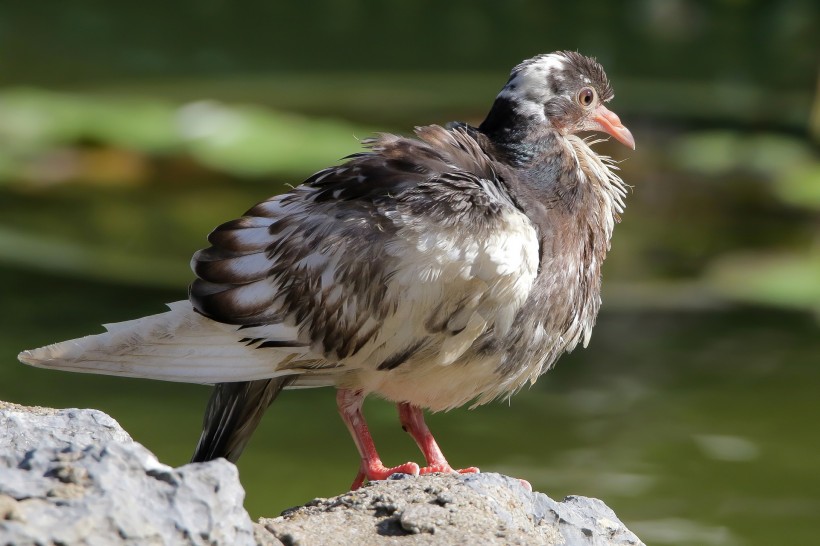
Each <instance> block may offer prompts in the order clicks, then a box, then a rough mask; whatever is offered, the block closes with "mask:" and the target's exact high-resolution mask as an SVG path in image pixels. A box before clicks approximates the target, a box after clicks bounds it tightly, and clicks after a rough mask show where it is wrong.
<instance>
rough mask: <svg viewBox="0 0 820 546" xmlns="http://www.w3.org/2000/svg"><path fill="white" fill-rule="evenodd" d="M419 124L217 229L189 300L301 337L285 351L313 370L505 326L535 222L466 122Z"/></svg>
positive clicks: (252, 325)
mask: <svg viewBox="0 0 820 546" xmlns="http://www.w3.org/2000/svg"><path fill="white" fill-rule="evenodd" d="M419 136H420V137H421V139H422V140H416V139H406V138H399V137H395V136H391V135H385V136H382V137H380V138H379V139H376V140H374V141H373V142H371V143H370V146H371V148H372V150H371V151H369V152H365V153H362V154H357V155H355V156H352V157H351V158H350V160H349V161H348V162H347V163H344V164H342V165H340V166H337V167H332V168H329V169H326V170H324V171H321V172H319V173H317V174H316V175H314V176H313V177H311V178H310V179H308V180H307V181H306V183H305V184H303V185H301V186H299V187H297V188H295V189H294V190H292V191H290V192H289V193H286V194H284V195H280V196H277V197H274V198H272V199H270V200H268V201H265V202H263V203H260V204H259V205H257V206H255V207H253V208H252V209H250V210H249V211H248V212H247V213H246V214H245V215H244V216H243V217H242V218H239V219H237V220H234V221H231V222H228V223H226V224H223V225H222V226H220V227H218V228H217V229H216V230H214V231H213V232H212V233H211V234H210V236H209V242H210V243H211V247H210V248H207V249H204V250H201V251H199V252H197V253H196V254H195V255H194V258H193V260H192V267H193V269H194V271H195V273H196V275H197V277H198V279H197V280H196V281H194V283H193V284H192V285H191V290H190V298H191V301H192V303H193V305H194V307H195V309H196V310H197V311H198V312H199V313H201V314H203V315H205V316H207V317H209V318H212V319H214V320H216V321H219V322H224V323H228V324H236V325H241V330H240V331H241V332H242V333H243V335H244V336H245V342H246V343H248V344H250V345H251V346H254V347H256V348H258V349H259V350H264V349H265V348H279V349H281V348H282V347H287V346H291V345H302V346H306V347H309V350H310V353H312V355H313V357H312V358H313V360H311V361H308V360H310V359H308V358H307V356H306V357H305V358H302V359H300V360H296V361H293V362H290V363H289V364H288V365H289V366H292V367H294V368H299V367H303V368H310V369H311V370H314V371H315V372H316V373H318V374H326V373H332V370H333V368H334V367H341V368H344V369H347V368H349V367H350V366H353V367H356V366H359V365H362V366H363V365H367V366H372V367H379V368H380V369H390V368H393V367H396V366H398V365H400V364H401V363H402V362H403V361H404V360H406V359H407V358H408V357H409V356H411V355H415V354H418V353H422V352H425V351H428V352H431V353H435V354H438V355H439V357H438V358H439V359H440V363H442V364H449V363H451V362H453V361H455V360H456V359H458V358H459V357H460V356H461V355H462V354H463V353H464V352H465V351H466V349H467V348H468V347H469V346H470V345H471V344H472V343H473V341H474V340H475V339H476V338H477V337H478V336H479V335H481V334H482V333H484V332H488V331H490V330H492V331H494V332H495V333H496V335H499V336H503V335H504V334H505V332H506V331H507V330H509V328H510V326H511V324H512V321H513V319H514V317H515V314H516V312H517V311H518V309H519V308H520V306H521V305H522V304H523V302H524V300H525V299H526V298H527V296H528V294H529V291H530V288H531V286H532V283H533V280H534V278H535V275H536V272H537V267H538V242H537V237H536V233H535V229H534V228H533V226H532V224H531V223H530V222H529V220H528V219H527V217H526V216H525V215H524V214H523V213H522V212H521V211H519V210H518V209H517V208H516V207H515V205H514V204H513V202H512V200H511V199H510V197H509V196H508V195H507V193H506V191H505V189H504V187H503V184H502V183H501V182H500V180H499V178H500V177H499V176H497V174H496V172H495V171H494V170H493V166H492V165H491V164H490V162H489V160H488V159H487V158H486V156H485V155H484V154H483V152H481V150H480V148H479V147H478V145H477V144H476V143H475V141H473V140H472V139H471V138H470V137H469V136H467V135H466V134H465V133H464V132H460V131H447V130H445V129H442V128H440V127H433V128H424V129H420V130H419ZM283 325H284V326H286V328H283ZM282 331H290V332H294V331H295V332H298V335H297V336H295V337H290V338H287V339H282V338H281V337H277V332H282ZM308 375H309V374H308ZM303 377H305V380H308V378H307V376H303ZM296 386H300V385H296Z"/></svg>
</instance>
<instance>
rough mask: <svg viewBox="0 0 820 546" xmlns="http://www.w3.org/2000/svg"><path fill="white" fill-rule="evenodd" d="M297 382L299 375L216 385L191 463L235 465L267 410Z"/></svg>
mask: <svg viewBox="0 0 820 546" xmlns="http://www.w3.org/2000/svg"><path fill="white" fill-rule="evenodd" d="M293 379H295V376H289V377H277V378H274V379H263V380H260V381H242V382H238V383H219V384H218V385H216V387H215V388H214V392H213V394H212V395H211V399H210V401H209V402H208V409H207V410H206V411H205V419H204V420H203V423H202V435H201V436H200V437H199V443H198V444H197V446H196V451H194V456H193V457H192V458H191V462H192V463H199V462H204V461H210V460H211V459H216V458H218V457H224V458H226V459H228V460H229V461H231V462H234V463H235V462H236V461H237V459H239V456H240V455H241V454H242V450H244V449H245V446H246V445H247V443H248V440H250V438H251V435H252V434H253V431H254V430H256V427H257V425H259V421H260V420H261V419H262V415H264V413H265V410H267V409H268V407H269V406H270V405H271V404H272V403H273V401H274V400H276V397H277V396H278V395H279V393H280V392H281V391H282V389H284V388H285V387H286V386H287V385H288V384H289V383H290V382H291V381H293Z"/></svg>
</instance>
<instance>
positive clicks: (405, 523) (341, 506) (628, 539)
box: [260, 473, 643, 546]
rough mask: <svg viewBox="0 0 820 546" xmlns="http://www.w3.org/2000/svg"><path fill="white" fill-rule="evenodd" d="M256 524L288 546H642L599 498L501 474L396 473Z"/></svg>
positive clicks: (316, 500)
mask: <svg viewBox="0 0 820 546" xmlns="http://www.w3.org/2000/svg"><path fill="white" fill-rule="evenodd" d="M260 523H261V524H262V525H264V527H265V528H266V529H267V530H268V531H269V532H270V533H271V534H273V535H274V536H275V537H276V538H278V539H279V540H280V541H282V542H283V543H285V544H288V545H297V544H298V545H311V544H324V545H343V544H344V545H347V544H373V545H382V544H384V545H388V544H390V545H419V544H435V545H442V544H444V545H448V544H488V545H489V544H522V545H523V544H526V545H531V544H540V545H559V544H560V545H566V546H604V545H607V546H609V545H624V546H626V545H642V544H643V542H641V541H640V540H639V539H638V537H636V536H635V535H634V534H633V533H632V532H630V531H629V530H628V529H627V528H626V527H625V526H624V524H623V523H621V521H620V520H619V519H618V518H617V516H616V515H615V513H614V512H613V511H612V510H611V509H609V508H608V507H607V506H606V505H605V504H604V503H603V502H601V501H600V500H598V499H591V498H587V497H567V498H566V499H564V500H563V501H561V502H556V501H554V500H552V499H551V498H549V497H548V496H546V495H544V494H543V493H532V492H530V491H528V490H527V489H525V488H524V487H523V486H522V485H521V483H520V482H519V481H518V480H516V479H513V478H509V477H507V476H502V475H500V474H489V473H484V474H467V475H463V476H458V475H444V474H438V475H432V476H422V477H419V478H413V477H409V476H403V475H396V476H393V479H390V480H386V481H381V482H374V483H371V484H368V485H367V486H365V487H363V488H362V489H360V490H358V491H355V492H350V493H345V494H344V495H340V496H338V497H334V498H331V499H315V500H314V501H312V502H310V503H308V504H307V505H305V506H302V507H299V508H295V509H292V510H289V511H286V512H285V513H284V514H283V515H282V516H280V517H278V518H273V519H265V518H262V519H261V520H260Z"/></svg>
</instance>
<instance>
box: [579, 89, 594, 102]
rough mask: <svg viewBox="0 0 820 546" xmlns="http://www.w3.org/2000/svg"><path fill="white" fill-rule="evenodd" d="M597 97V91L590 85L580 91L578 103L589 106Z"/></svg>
mask: <svg viewBox="0 0 820 546" xmlns="http://www.w3.org/2000/svg"><path fill="white" fill-rule="evenodd" d="M594 98H595V91H593V90H592V88H590V87H584V88H583V89H581V92H580V93H578V103H579V104H580V105H581V106H589V105H590V104H592V100H593V99H594Z"/></svg>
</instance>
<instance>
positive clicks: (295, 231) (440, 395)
mask: <svg viewBox="0 0 820 546" xmlns="http://www.w3.org/2000/svg"><path fill="white" fill-rule="evenodd" d="M613 96H614V93H613V90H612V87H611V85H610V83H609V80H608V78H607V76H606V74H605V72H604V70H603V68H602V67H601V65H600V64H599V63H598V62H597V61H595V60H594V59H592V58H589V57H586V56H584V55H582V54H580V53H577V52H573V51H559V52H555V53H550V54H542V55H538V56H536V57H533V58H531V59H528V60H526V61H524V62H522V63H520V64H519V65H517V66H516V67H515V68H513V70H512V72H511V74H510V77H509V80H508V81H507V83H506V85H504V87H503V88H502V90H501V91H500V93H499V94H498V95H497V97H496V98H495V101H494V103H493V105H492V107H491V109H490V111H489V114H488V115H487V117H486V119H485V120H484V121H483V122H482V123H481V124H480V125H479V126H478V127H475V126H471V125H469V124H466V123H461V122H455V123H450V124H448V125H446V126H439V125H429V126H424V127H418V128H416V129H415V133H414V136H412V137H406V136H397V135H393V134H381V135H378V136H375V137H374V138H371V139H368V140H365V141H364V142H363V145H364V147H365V150H364V151H361V152H359V153H355V154H353V155H351V156H349V157H347V158H345V159H344V160H343V162H341V163H340V164H338V165H335V166H332V167H328V168H326V169H324V170H321V171H319V172H317V173H316V174H314V175H312V176H311V177H309V178H308V179H307V180H305V181H304V182H303V183H302V184H301V185H299V186H297V187H295V188H293V189H292V190H290V191H288V192H287V193H284V194H281V195H277V196H274V197H272V198H270V199H268V200H267V201H264V202H262V203H259V204H257V205H256V206H254V207H253V208H251V209H250V210H248V211H247V212H246V213H245V214H244V215H243V216H242V217H240V218H238V219H235V220H232V221H229V222H226V223H224V224H222V225H220V226H219V227H217V228H216V229H214V231H213V232H211V233H210V235H209V236H208V242H209V244H210V246H209V247H208V248H205V249H203V250H200V251H198V252H197V253H196V254H194V256H193V259H192V261H191V266H192V269H193V272H194V274H195V275H196V279H195V280H194V281H193V283H192V284H191V285H190V289H189V298H188V300H187V301H178V302H175V303H171V304H169V305H168V307H169V310H168V311H167V312H164V313H161V314H157V315H153V316H148V317H143V318H139V319H136V320H131V321H127V322H121V323H116V324H110V325H106V329H107V331H106V332H105V333H102V334H97V335H91V336H87V337H84V338H80V339H76V340H70V341H65V342H62V343H56V344H53V345H49V346H47V347H43V348H40V349H34V350H30V351H23V352H22V353H20V355H19V359H20V360H21V361H22V362H24V363H26V364H30V365H32V366H37V367H42V368H51V369H58V370H68V371H75V372H89V373H101V374H111V375H118V376H127V377H142V378H152V379H159V380H168V381H182V382H190V383H201V384H213V385H215V388H214V391H213V394H212V396H211V398H210V401H209V402H208V406H207V409H206V413H205V418H204V423H203V431H202V434H201V437H200V439H199V443H198V445H197V447H196V450H195V453H194V456H193V459H192V460H193V461H207V460H210V459H214V458H218V457H224V458H226V459H228V460H230V461H236V460H237V459H238V458H239V456H240V454H241V453H242V451H243V449H244V448H245V446H246V444H247V443H248V440H249V439H250V437H251V435H252V434H253V432H254V430H255V429H256V427H257V425H258V424H259V422H260V419H261V418H262V415H263V414H264V413H265V411H266V410H267V408H268V407H269V406H270V404H271V403H272V402H273V401H274V400H275V399H276V397H277V396H278V395H279V393H280V392H281V391H282V390H283V389H302V388H313V387H325V386H328V387H335V388H336V389H337V395H336V398H337V404H338V409H339V413H340V415H341V417H342V420H343V421H344V423H345V425H346V426H347V428H348V429H349V431H350V434H351V436H352V437H353V440H354V442H355V444H356V448H357V449H358V452H359V455H360V457H361V462H360V466H359V469H358V473H357V475H356V477H355V480H354V482H353V486H352V488H353V489H356V488H358V487H360V486H361V485H362V484H363V483H364V482H365V480H379V479H385V478H387V477H388V476H390V475H391V474H394V473H404V474H412V475H420V474H429V473H433V472H460V473H470V472H478V469H477V468H475V467H469V468H463V469H460V470H455V469H453V468H452V467H451V466H450V464H449V463H448V462H447V460H446V459H445V457H444V455H443V454H442V451H441V449H440V448H439V446H438V444H437V443H436V441H435V439H434V438H433V435H432V434H431V432H430V430H429V429H428V428H427V426H426V424H425V421H424V413H423V411H424V410H425V409H427V410H429V411H433V412H438V411H444V410H448V409H451V408H455V407H459V406H462V405H465V404H471V407H475V406H478V405H481V404H485V403H487V402H490V401H492V400H495V399H498V398H507V397H510V396H511V395H512V394H513V393H515V392H516V391H518V390H519V389H521V388H522V387H524V386H525V385H530V384H532V383H534V382H535V381H536V379H537V378H538V377H539V376H540V375H541V374H543V373H544V372H546V371H547V370H549V369H550V368H551V367H552V366H553V365H554V364H555V362H556V360H557V359H558V357H559V356H560V355H561V354H563V353H565V352H568V351H571V350H572V349H573V348H575V347H576V346H577V345H578V344H579V343H581V344H583V346H586V345H587V343H588V342H589V339H590V334H591V332H592V328H593V325H594V323H595V319H596V316H597V314H598V310H599V308H600V305H601V297H600V290H601V264H602V262H603V261H604V258H605V256H606V254H607V251H608V250H609V248H610V238H611V236H612V231H613V228H614V225H615V223H616V222H618V221H619V220H620V217H619V214H620V213H621V212H622V211H623V208H624V198H625V195H626V191H627V186H626V184H625V183H624V182H623V181H622V180H621V178H620V177H619V176H618V174H617V173H616V171H617V165H616V164H615V162H614V160H612V159H611V158H609V157H607V156H603V155H599V154H597V153H595V152H594V151H593V149H592V148H591V146H592V145H594V144H596V143H597V142H600V138H601V137H598V136H587V137H586V138H583V137H582V136H578V133H583V132H588V131H592V132H598V133H605V134H608V135H610V136H611V137H613V138H614V139H615V140H617V141H618V142H620V143H622V144H624V145H626V146H628V147H629V148H632V149H634V148H635V141H634V139H633V137H632V134H631V133H630V131H629V130H628V129H627V128H626V127H624V125H623V124H622V123H621V121H620V119H619V118H618V116H617V115H616V114H615V113H613V112H612V111H610V110H609V109H608V108H607V107H606V106H605V103H607V102H608V101H610V100H611V99H612V98H613ZM596 139H597V140H596ZM370 394H372V395H375V396H378V397H381V398H383V399H385V400H388V401H391V402H394V403H396V404H397V406H398V413H399V420H400V422H401V425H402V427H403V428H404V430H406V431H407V432H408V433H409V434H410V435H411V436H412V438H413V440H415V442H416V443H417V444H418V447H419V448H420V449H421V452H422V454H423V456H424V458H425V460H426V464H425V465H424V466H421V465H419V464H417V463H415V462H407V463H405V464H402V465H399V466H393V467H388V466H385V465H384V464H383V463H382V461H381V459H380V457H379V455H378V452H377V451H376V447H375V445H374V442H373V439H372V438H371V435H370V432H369V431H368V427H367V423H366V421H365V418H364V415H363V413H362V403H363V401H364V399H365V397H366V396H367V395H370Z"/></svg>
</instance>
